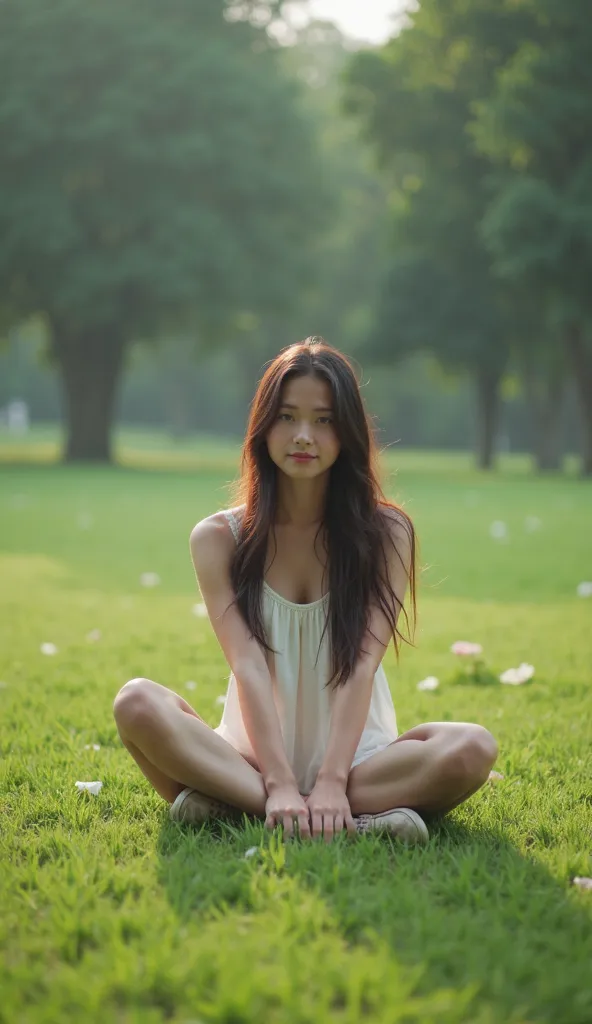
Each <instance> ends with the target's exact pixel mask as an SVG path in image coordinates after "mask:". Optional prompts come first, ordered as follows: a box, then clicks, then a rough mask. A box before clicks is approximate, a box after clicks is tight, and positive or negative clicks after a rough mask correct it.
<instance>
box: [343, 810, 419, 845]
mask: <svg viewBox="0 0 592 1024" xmlns="http://www.w3.org/2000/svg"><path fill="white" fill-rule="evenodd" d="M354 821H355V823H356V828H357V830H358V833H362V832H377V831H381V832H382V831H386V832H388V833H389V834H390V835H392V836H396V837H397V839H401V840H402V841H403V842H404V843H408V844H409V846H416V845H419V844H423V843H427V842H428V840H429V838H430V833H429V832H428V827H427V825H426V823H425V821H424V820H423V818H420V816H419V814H418V813H417V811H411V810H410V809H409V808H408V807H396V808H394V809H393V810H392V811H383V812H382V814H354Z"/></svg>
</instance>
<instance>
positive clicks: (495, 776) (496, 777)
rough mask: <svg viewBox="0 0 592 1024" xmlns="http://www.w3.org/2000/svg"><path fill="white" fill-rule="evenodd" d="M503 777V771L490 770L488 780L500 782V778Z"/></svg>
mask: <svg viewBox="0 0 592 1024" xmlns="http://www.w3.org/2000/svg"><path fill="white" fill-rule="evenodd" d="M503 778H504V776H503V775H502V773H501V772H490V773H489V775H488V776H487V781H488V782H498V781H499V779H503Z"/></svg>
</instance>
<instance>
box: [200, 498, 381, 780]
mask: <svg viewBox="0 0 592 1024" xmlns="http://www.w3.org/2000/svg"><path fill="white" fill-rule="evenodd" d="M221 511H223V513H224V515H225V516H226V518H227V520H228V523H229V525H230V527H231V529H232V532H233V534H234V538H235V540H237V541H238V531H239V522H238V518H237V517H238V515H240V512H241V509H240V508H238V509H234V510H221ZM328 603H329V595H328V594H325V596H324V597H322V598H320V599H319V600H318V601H312V602H311V603H310V604H296V603H295V602H293V601H287V600H286V599H285V598H284V597H281V596H280V594H277V593H276V592H275V591H274V590H272V589H271V587H270V586H268V584H267V583H265V582H264V583H263V599H262V615H263V623H264V626H265V631H266V638H267V642H268V644H269V646H270V647H273V648H274V650H275V651H277V652H278V653H277V654H275V655H274V654H272V653H267V664H268V666H269V670H270V674H271V680H272V687H273V698H274V701H275V704H276V708H277V711H278V715H279V719H280V724H281V729H282V736H283V740H284V746H285V750H286V754H287V757H288V761H289V762H290V765H291V768H292V771H293V772H294V775H295V778H296V781H297V783H298V789H299V791H300V793H302V794H305V795H307V794H308V793H310V792H311V790H312V789H313V787H314V784H315V780H316V777H317V773H318V771H319V769H320V767H321V764H322V762H323V758H324V755H325V750H326V747H327V741H328V738H329V727H330V722H331V704H332V700H333V690H332V688H331V687H326V686H325V684H326V682H327V680H328V679H329V677H330V674H331V673H330V657H329V654H330V651H329V641H328V631H327V633H326V634H325V637H324V638H323V643H322V646H321V649H320V652H319V656H318V661H317V652H318V651H319V642H320V640H321V635H322V632H323V628H324V625H325V617H326V615H327V612H328ZM315 662H316V664H315ZM346 685H347V684H346ZM214 731H215V732H217V733H218V734H219V735H220V736H222V737H223V738H224V739H225V740H227V742H228V743H230V744H232V746H233V747H235V749H236V750H238V751H239V753H240V754H242V755H243V756H244V757H246V758H247V760H249V761H252V762H255V763H256V757H255V753H254V751H253V748H252V746H251V743H250V741H249V737H248V736H247V731H246V728H245V725H244V722H243V717H242V714H241V710H240V704H239V698H238V690H237V684H236V679H235V677H234V674H233V673H231V674H230V680H229V683H228V690H227V694H226V703H225V706H224V712H223V715H222V721H221V722H220V725H219V726H218V727H217V728H216V729H215V730H214ZM397 735H398V733H397V719H396V716H395V709H394V707H393V701H392V697H391V693H390V690H389V686H388V682H387V679H386V675H385V673H384V669H383V667H382V664H381V665H379V667H378V670H377V672H376V674H375V676H374V684H373V688H372V698H371V702H370V710H369V712H368V717H367V719H366V724H365V726H364V731H363V733H362V737H361V739H360V742H359V744H358V748H357V750H356V753H355V756H354V759H353V761H352V765H351V767H352V768H353V767H355V766H356V765H358V764H361V762H362V761H365V760H366V759H367V758H368V757H372V755H373V754H376V753H377V752H378V751H379V750H384V748H385V747H388V745H389V744H390V743H392V742H393V740H396V739H397Z"/></svg>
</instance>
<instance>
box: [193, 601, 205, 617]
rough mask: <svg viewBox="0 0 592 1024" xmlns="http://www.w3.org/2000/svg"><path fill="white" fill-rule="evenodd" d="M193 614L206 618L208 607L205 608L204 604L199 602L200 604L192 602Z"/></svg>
mask: <svg viewBox="0 0 592 1024" xmlns="http://www.w3.org/2000/svg"><path fill="white" fill-rule="evenodd" d="M193 614H194V615H197V618H198V619H207V617H208V609H207V608H206V606H205V604H201V603H200V604H194V605H193Z"/></svg>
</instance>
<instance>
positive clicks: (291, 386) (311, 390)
mask: <svg viewBox="0 0 592 1024" xmlns="http://www.w3.org/2000/svg"><path fill="white" fill-rule="evenodd" d="M281 400H282V404H285V403H288V404H289V405H295V406H297V408H299V409H303V408H306V407H309V406H310V407H311V408H314V407H315V406H322V407H324V408H331V407H332V405H333V396H332V394H331V388H330V386H329V384H328V383H327V381H326V380H321V379H320V378H319V377H293V378H292V379H291V380H288V381H286V383H285V384H284V386H283V388H282V399H281Z"/></svg>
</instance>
